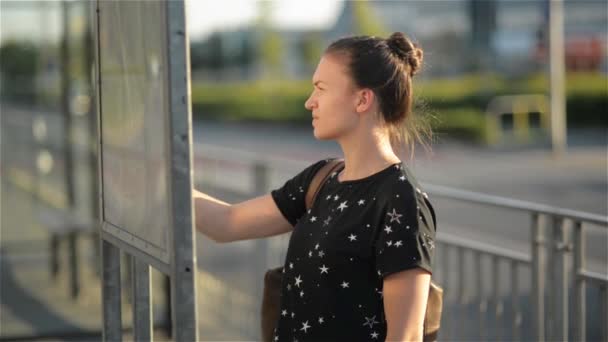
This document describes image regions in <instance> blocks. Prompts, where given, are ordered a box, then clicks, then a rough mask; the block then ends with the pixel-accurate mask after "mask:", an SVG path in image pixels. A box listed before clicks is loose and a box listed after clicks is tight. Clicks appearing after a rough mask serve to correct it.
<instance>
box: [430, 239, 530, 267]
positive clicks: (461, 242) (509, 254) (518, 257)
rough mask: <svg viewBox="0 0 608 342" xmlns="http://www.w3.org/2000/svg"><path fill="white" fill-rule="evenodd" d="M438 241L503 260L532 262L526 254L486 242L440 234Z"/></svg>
mask: <svg viewBox="0 0 608 342" xmlns="http://www.w3.org/2000/svg"><path fill="white" fill-rule="evenodd" d="M437 241H439V242H442V243H445V244H451V245H455V246H458V247H464V248H467V249H471V250H474V251H477V252H481V253H484V254H489V255H497V256H500V257H502V258H507V259H510V260H515V261H518V262H522V263H530V262H531V260H532V259H531V258H530V257H529V256H528V255H527V254H525V253H520V252H514V251H511V250H508V249H506V248H501V247H496V246H494V245H490V244H488V243H484V242H478V241H471V240H469V239H465V238H461V237H458V236H456V235H453V234H449V233H444V232H438V233H437Z"/></svg>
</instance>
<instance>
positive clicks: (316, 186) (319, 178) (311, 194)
mask: <svg viewBox="0 0 608 342" xmlns="http://www.w3.org/2000/svg"><path fill="white" fill-rule="evenodd" d="M343 164H344V160H343V159H334V160H330V161H329V162H327V164H325V165H323V167H321V168H320V169H319V171H317V173H316V174H315V176H314V177H313V179H312V181H311V182H310V185H309V186H308V190H307V191H306V209H310V208H311V207H312V204H313V203H314V202H315V198H317V194H318V193H319V190H320V189H321V185H323V183H325V181H326V180H327V178H329V175H331V173H332V172H334V171H335V170H337V169H338V168H339V167H341V166H342V165H343Z"/></svg>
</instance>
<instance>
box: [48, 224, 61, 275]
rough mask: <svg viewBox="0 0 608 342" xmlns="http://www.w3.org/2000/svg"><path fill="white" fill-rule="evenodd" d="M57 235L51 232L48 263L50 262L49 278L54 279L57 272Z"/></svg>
mask: <svg viewBox="0 0 608 342" xmlns="http://www.w3.org/2000/svg"><path fill="white" fill-rule="evenodd" d="M59 242H60V241H59V236H57V234H51V238H50V254H51V255H50V260H49V262H50V264H51V279H53V280H56V279H57V275H58V274H59Z"/></svg>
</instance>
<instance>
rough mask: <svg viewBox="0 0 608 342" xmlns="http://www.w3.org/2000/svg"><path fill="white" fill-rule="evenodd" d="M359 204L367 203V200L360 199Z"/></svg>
mask: <svg viewBox="0 0 608 342" xmlns="http://www.w3.org/2000/svg"><path fill="white" fill-rule="evenodd" d="M357 203H358V204H359V205H364V204H365V200H359V202H357Z"/></svg>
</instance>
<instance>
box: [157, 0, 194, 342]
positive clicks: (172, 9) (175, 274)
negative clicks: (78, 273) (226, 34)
mask: <svg viewBox="0 0 608 342" xmlns="http://www.w3.org/2000/svg"><path fill="white" fill-rule="evenodd" d="M185 5H186V4H185V1H184V0H180V1H165V2H162V6H166V7H165V8H164V9H165V17H164V19H163V20H166V21H165V23H166V27H167V31H166V36H165V38H166V40H167V49H166V50H165V57H166V59H167V62H168V63H167V64H168V70H167V75H166V76H167V84H168V94H167V95H168V99H169V102H168V108H167V109H168V116H169V120H168V125H169V156H171V158H170V160H169V161H168V167H169V170H170V173H169V174H170V179H171V181H170V188H169V189H171V190H170V191H171V194H170V203H171V206H172V212H173V215H172V217H171V224H172V232H173V233H172V244H173V246H172V253H173V254H172V258H171V285H172V286H171V295H172V296H171V297H172V298H171V304H172V310H171V311H172V315H173V336H174V339H175V340H176V341H197V340H198V339H199V338H198V326H197V316H198V315H197V309H196V308H197V295H196V293H197V286H196V271H197V268H196V249H195V247H196V235H195V231H194V217H193V212H194V207H193V200H192V172H193V167H192V113H191V108H190V49H189V42H188V31H187V27H186V8H185Z"/></svg>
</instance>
